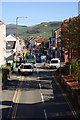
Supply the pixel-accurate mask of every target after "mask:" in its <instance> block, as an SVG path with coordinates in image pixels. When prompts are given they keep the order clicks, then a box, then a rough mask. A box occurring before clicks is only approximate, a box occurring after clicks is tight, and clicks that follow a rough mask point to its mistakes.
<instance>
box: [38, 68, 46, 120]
mask: <svg viewBox="0 0 80 120" xmlns="http://www.w3.org/2000/svg"><path fill="white" fill-rule="evenodd" d="M37 75H38V80H39V79H40V77H39V71H38V69H37ZM39 87H40V91H41V84H40V83H39ZM41 100H42V102H43V104H44V97H43V93H42V92H41ZM44 116H45V119H46V120H47V113H46V110H45V109H44Z"/></svg>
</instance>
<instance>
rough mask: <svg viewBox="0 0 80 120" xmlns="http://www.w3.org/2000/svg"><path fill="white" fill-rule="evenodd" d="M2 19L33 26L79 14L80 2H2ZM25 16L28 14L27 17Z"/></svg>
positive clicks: (10, 22)
mask: <svg viewBox="0 0 80 120" xmlns="http://www.w3.org/2000/svg"><path fill="white" fill-rule="evenodd" d="M23 1H24V0H23ZM0 9H1V13H2V14H0V20H2V21H4V22H5V23H6V24H16V18H17V17H19V18H18V24H19V25H26V26H33V25H36V24H40V23H42V22H53V21H64V20H65V19H68V18H69V17H72V16H74V17H76V16H78V2H77V1H76V2H62V1H61V2H49V1H48V2H31V1H30V2H27V1H26V2H25V1H24V2H20V1H19V2H8V1H7V2H5V1H4V2H1V3H0ZM24 16H27V18H25V17H24Z"/></svg>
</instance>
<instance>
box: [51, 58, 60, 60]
mask: <svg viewBox="0 0 80 120" xmlns="http://www.w3.org/2000/svg"><path fill="white" fill-rule="evenodd" d="M51 60H60V59H59V58H52V59H51Z"/></svg>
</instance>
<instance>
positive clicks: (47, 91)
mask: <svg viewBox="0 0 80 120" xmlns="http://www.w3.org/2000/svg"><path fill="white" fill-rule="evenodd" d="M54 73H55V70H49V69H41V68H39V67H37V68H35V69H34V72H33V74H32V75H24V76H23V75H22V76H21V75H19V74H17V73H16V74H12V75H11V77H10V79H9V80H8V83H7V87H6V88H5V89H4V90H3V94H2V120H3V119H7V120H29V119H30V120H32V119H34V120H39V119H41V120H43V119H44V120H55V119H56V120H57V119H61V120H63V119H64V120H70V119H71V120H78V117H77V114H76V112H75V111H74V109H73V107H72V105H71V104H70V102H69V100H68V98H67V96H66V94H65V93H64V92H63V90H62V89H61V87H60V85H59V84H58V82H57V80H56V79H55V76H54Z"/></svg>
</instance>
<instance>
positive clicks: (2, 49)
mask: <svg viewBox="0 0 80 120" xmlns="http://www.w3.org/2000/svg"><path fill="white" fill-rule="evenodd" d="M5 56H6V24H5V23H4V22H2V21H0V67H1V66H2V65H4V64H5V63H6V59H5Z"/></svg>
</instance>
